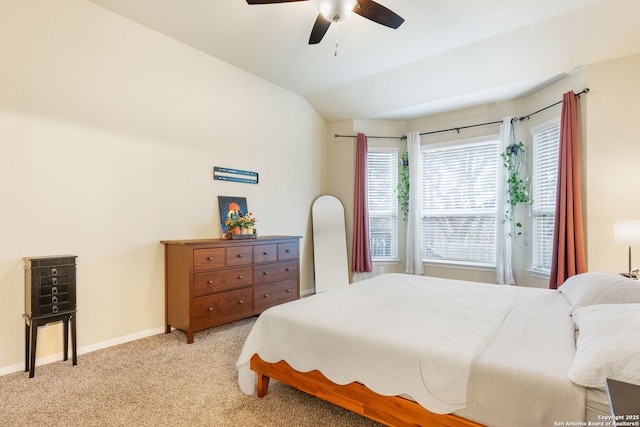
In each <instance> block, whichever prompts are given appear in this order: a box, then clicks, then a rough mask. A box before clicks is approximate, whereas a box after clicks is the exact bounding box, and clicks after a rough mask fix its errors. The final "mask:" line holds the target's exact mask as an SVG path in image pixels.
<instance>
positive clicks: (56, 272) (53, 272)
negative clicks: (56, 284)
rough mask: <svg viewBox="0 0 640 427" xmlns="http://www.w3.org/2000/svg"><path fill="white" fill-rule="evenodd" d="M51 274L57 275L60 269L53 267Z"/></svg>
mask: <svg viewBox="0 0 640 427" xmlns="http://www.w3.org/2000/svg"><path fill="white" fill-rule="evenodd" d="M51 275H52V276H57V275H58V269H57V268H52V269H51Z"/></svg>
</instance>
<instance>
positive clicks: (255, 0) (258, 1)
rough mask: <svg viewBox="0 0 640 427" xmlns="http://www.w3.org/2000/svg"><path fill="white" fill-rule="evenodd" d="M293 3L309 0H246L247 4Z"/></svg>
mask: <svg viewBox="0 0 640 427" xmlns="http://www.w3.org/2000/svg"><path fill="white" fill-rule="evenodd" d="M294 1H309V0H247V3H249V4H272V3H289V2H294Z"/></svg>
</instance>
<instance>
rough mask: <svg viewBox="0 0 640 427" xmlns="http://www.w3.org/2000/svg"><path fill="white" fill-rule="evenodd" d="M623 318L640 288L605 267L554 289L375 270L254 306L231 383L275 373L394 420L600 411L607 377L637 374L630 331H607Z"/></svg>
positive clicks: (635, 310)
mask: <svg viewBox="0 0 640 427" xmlns="http://www.w3.org/2000/svg"><path fill="white" fill-rule="evenodd" d="M594 307H595V309H594ZM603 313H604V314H603ZM620 316H621V317H622V319H621V320H620V319H618V320H616V319H617V317H620ZM593 319H596V320H593ZM634 321H635V324H636V325H637V324H638V322H639V321H640V286H639V285H638V282H636V281H633V280H630V279H626V278H624V277H622V276H619V275H615V274H613V273H605V272H597V273H586V274H584V275H578V276H574V277H573V278H571V279H569V280H568V281H567V282H566V283H565V285H563V287H561V291H553V290H546V289H534V288H525V287H515V286H496V285H490V284H484V283H475V282H466V281H456V280H446V279H437V278H431V277H425V276H413V275H406V274H386V275H382V276H377V277H374V278H371V279H367V280H365V281H362V282H358V283H356V284H353V285H351V286H349V287H348V288H347V289H344V290H335V291H331V292H326V293H321V294H317V295H313V296H310V297H307V298H303V299H301V300H297V301H294V302H291V303H287V304H284V305H281V306H277V307H273V308H271V309H269V310H267V311H265V312H264V313H262V314H261V316H260V317H259V318H258V320H257V321H256V323H255V325H254V327H253V328H252V330H251V332H250V334H249V335H248V337H247V339H246V341H245V344H244V346H243V349H242V351H241V354H240V356H239V358H238V361H237V369H238V381H239V385H240V388H241V389H242V391H243V392H244V393H247V394H253V393H254V392H255V391H256V388H257V391H258V396H264V395H266V393H267V389H268V383H269V379H270V378H273V379H275V380H278V381H281V382H283V383H286V384H289V385H291V386H293V387H296V388H299V389H301V390H302V391H305V392H307V393H310V394H313V395H315V396H318V397H320V398H322V399H325V400H328V401H330V402H333V403H335V404H338V405H340V406H343V407H345V408H347V409H350V410H352V411H354V412H357V413H360V414H362V415H364V416H367V417H369V418H371V419H374V420H376V421H380V422H382V423H385V424H387V425H394V426H396V425H397V426H401V425H429V426H432V425H442V426H477V425H491V426H513V425H519V426H527V425H530V426H536V427H538V426H545V425H550V426H554V425H560V424H558V423H565V424H564V425H567V424H566V423H567V422H581V421H586V420H600V421H602V420H603V417H606V416H607V415H608V412H607V411H608V407H607V405H606V394H605V393H603V390H604V379H605V377H612V378H615V379H619V380H622V381H627V382H633V383H638V384H640V365H639V364H638V363H640V362H638V361H640V344H633V343H634V341H633V340H634V339H635V338H637V339H635V343H640V336H638V333H637V332H635V331H637V330H638V329H637V328H636V329H633V328H624V330H626V331H631V336H626V335H625V334H611V333H610V331H611V328H612V325H613V324H614V323H613V322H627V323H620V324H625V325H628V324H629V323H628V322H634ZM631 324H634V323H631ZM576 327H579V328H580V329H579V333H578V334H577V333H576ZM618 329H619V328H618ZM607 331H608V332H607ZM576 336H577V337H578V338H577V340H576ZM603 340H605V341H606V340H609V341H606V342H607V345H606V347H605V348H604V349H602V345H601V344H602V343H603V342H605V341H603ZM601 353H602V354H601ZM601 365H602V366H601Z"/></svg>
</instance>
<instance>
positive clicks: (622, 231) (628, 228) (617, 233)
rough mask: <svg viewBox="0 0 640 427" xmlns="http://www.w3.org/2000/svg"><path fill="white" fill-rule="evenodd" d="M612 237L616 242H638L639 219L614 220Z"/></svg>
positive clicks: (639, 234) (639, 236) (639, 239)
mask: <svg viewBox="0 0 640 427" xmlns="http://www.w3.org/2000/svg"><path fill="white" fill-rule="evenodd" d="M613 238H614V239H615V241H616V242H617V243H633V242H640V221H616V222H614V224H613Z"/></svg>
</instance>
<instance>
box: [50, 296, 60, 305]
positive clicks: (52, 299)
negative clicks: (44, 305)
mask: <svg viewBox="0 0 640 427" xmlns="http://www.w3.org/2000/svg"><path fill="white" fill-rule="evenodd" d="M51 302H52V303H53V304H57V303H58V297H57V296H55V295H54V296H52V297H51Z"/></svg>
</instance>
